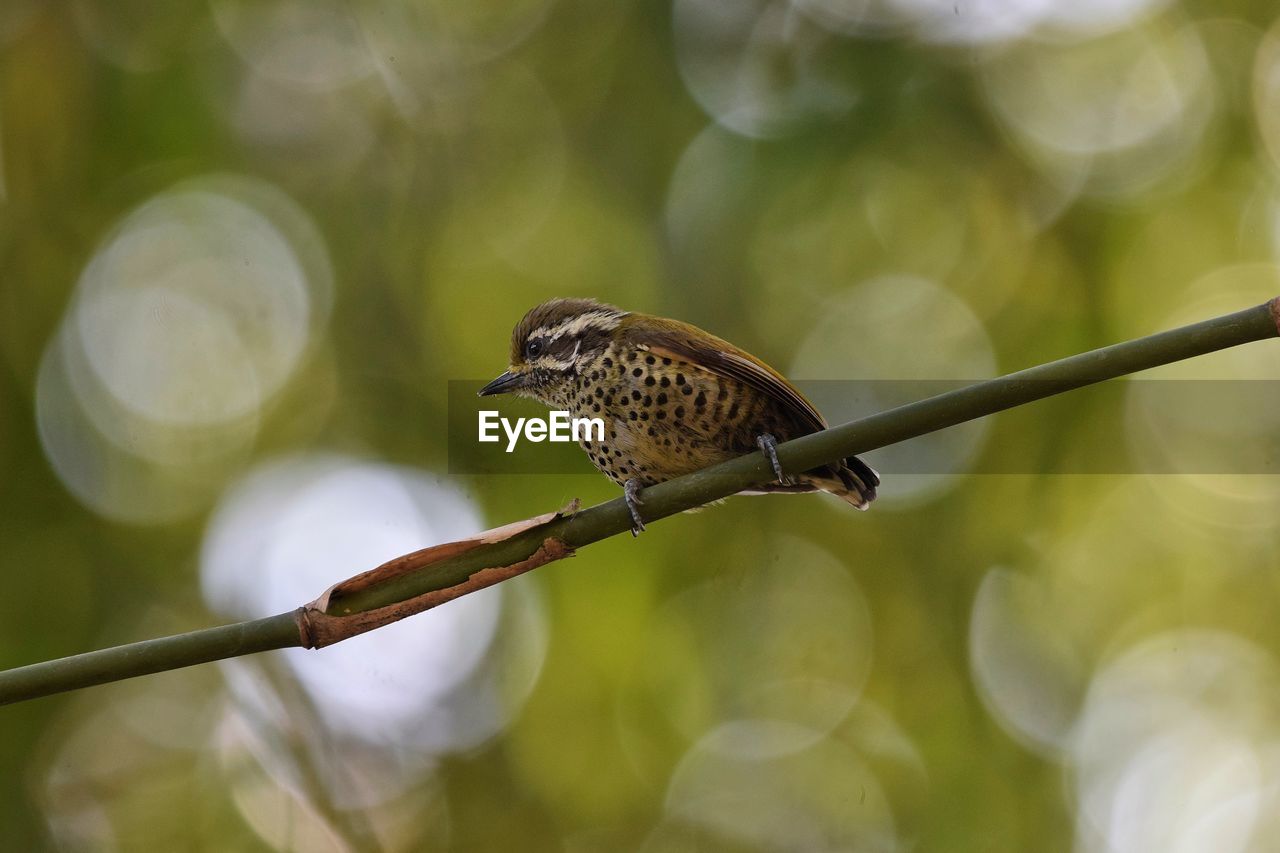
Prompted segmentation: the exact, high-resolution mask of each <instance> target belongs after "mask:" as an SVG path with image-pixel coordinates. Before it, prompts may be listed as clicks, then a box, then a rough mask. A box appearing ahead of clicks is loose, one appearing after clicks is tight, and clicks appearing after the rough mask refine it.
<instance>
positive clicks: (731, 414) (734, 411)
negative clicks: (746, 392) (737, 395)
mask: <svg viewBox="0 0 1280 853" xmlns="http://www.w3.org/2000/svg"><path fill="white" fill-rule="evenodd" d="M737 416H738V403H737V401H736V400H735V401H734V403H733V405H732V406H730V407H729V420H733V419H734V418H736V417H737Z"/></svg>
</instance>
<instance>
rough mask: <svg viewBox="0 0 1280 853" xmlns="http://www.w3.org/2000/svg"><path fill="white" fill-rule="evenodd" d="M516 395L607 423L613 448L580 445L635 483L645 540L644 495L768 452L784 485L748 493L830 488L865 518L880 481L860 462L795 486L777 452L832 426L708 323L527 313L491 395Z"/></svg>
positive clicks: (608, 313)
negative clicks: (705, 470) (717, 465)
mask: <svg viewBox="0 0 1280 853" xmlns="http://www.w3.org/2000/svg"><path fill="white" fill-rule="evenodd" d="M504 393H514V394H516V395H517V396H522V397H529V398H532V399H535V400H537V401H539V402H541V403H543V404H544V405H546V406H547V407H549V408H550V409H553V410H565V411H568V412H569V413H570V415H571V416H572V417H574V418H600V419H601V420H602V421H603V422H604V434H603V440H592V438H593V437H592V436H591V434H590V431H589V430H588V431H586V433H585V434H582V435H580V436H579V444H580V445H581V446H582V448H583V450H585V451H586V452H587V455H588V456H589V457H590V458H591V462H592V464H593V465H595V467H596V468H597V469H599V470H600V471H601V473H603V474H604V475H605V476H607V477H608V478H609V479H610V480H612V481H613V482H614V483H616V484H618V485H620V486H622V487H623V496H624V498H625V500H626V505H627V509H628V511H629V512H630V515H631V521H632V527H631V533H632V535H633V536H634V535H638V534H639V533H640V532H641V531H643V530H644V529H645V525H644V520H643V517H642V513H641V506H642V504H643V498H642V496H641V492H642V491H643V489H645V488H647V487H649V486H652V485H655V484H657V483H661V482H664V481H666V480H670V479H673V478H675V477H679V476H681V475H683V474H688V473H691V472H693V471H697V470H700V469H702V468H705V467H707V466H709V465H713V464H715V463H718V462H723V461H725V460H728V459H732V458H734V457H736V456H741V455H744V454H746V453H751V452H756V451H757V450H758V451H760V452H763V453H764V455H765V457H766V458H767V459H768V460H769V463H770V465H771V467H772V469H773V473H774V476H775V478H776V480H775V481H773V482H770V483H764V484H761V485H759V486H757V487H753V488H752V489H750V490H748V491H746V492H743V494H747V493H750V494H760V493H771V492H790V493H796V492H814V491H822V492H828V493H830V494H833V495H836V496H837V497H839V498H841V499H843V500H844V501H846V502H847V503H849V504H851V505H852V506H854V507H855V508H857V509H860V510H865V509H867V508H868V506H870V504H871V502H872V501H874V500H875V499H876V489H877V488H878V487H879V485H880V476H879V475H878V474H877V473H876V472H875V471H874V470H873V469H872V468H871V467H870V466H869V465H867V464H866V463H865V462H863V461H862V460H861V459H859V458H857V457H856V456H849V457H847V458H845V459H842V460H840V461H838V462H834V463H830V464H827V465H821V466H819V467H817V468H813V469H810V470H808V471H804V472H803V473H800V474H798V475H796V476H795V477H794V478H790V479H789V478H787V477H786V476H784V475H783V471H782V466H781V465H780V464H779V462H778V455H777V451H776V446H777V444H778V443H779V442H783V441H788V440H790V439H793V438H798V437H800V436H802V435H809V434H810V433H814V432H819V431H821V430H824V429H826V428H827V422H826V420H825V419H824V418H823V417H822V415H821V414H819V412H818V410H817V409H816V408H814V406H813V404H812V403H810V402H809V400H808V399H806V398H805V396H804V395H803V394H801V393H800V391H799V390H797V389H796V387H795V386H794V385H792V384H791V383H790V382H789V381H787V379H786V378H785V377H784V376H783V375H782V374H781V373H779V372H778V371H776V370H774V369H773V368H772V367H770V366H769V365H767V364H765V363H764V362H763V361H761V360H760V359H758V358H756V357H755V356H753V355H751V354H750V353H748V352H746V351H745V350H742V349H739V348H738V347H736V346H734V345H733V344H731V343H729V342H728V341H726V340H724V339H722V338H718V337H716V336H715V335H713V334H711V333H710V332H707V331H704V330H702V329H700V328H698V327H697V326H694V325H691V324H689V323H684V322H681V321H679V320H672V319H667V318H665V317H657V316H653V315H650V314H642V313H639V312H634V311H624V310H622V309H620V308H617V307H615V306H613V305H609V304H606V303H603V302H598V301H596V300H595V299H582V298H558V299H552V300H549V301H547V302H543V303H542V304H540V305H537V306H536V307H534V308H532V309H530V310H529V311H528V312H527V313H526V314H525V315H524V317H523V318H522V319H521V320H520V322H518V323H517V324H516V326H515V329H514V330H513V331H512V333H511V355H510V364H509V366H508V368H507V370H506V371H505V372H504V373H502V374H501V375H500V376H498V377H497V378H496V379H494V380H493V381H492V382H489V383H488V384H487V385H485V386H484V387H483V388H481V389H480V391H479V395H480V396H481V397H487V396H491V395H494V394H504ZM595 438H596V439H599V438H600V436H595Z"/></svg>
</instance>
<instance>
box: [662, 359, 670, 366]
mask: <svg viewBox="0 0 1280 853" xmlns="http://www.w3.org/2000/svg"><path fill="white" fill-rule="evenodd" d="M662 363H663V364H665V365H667V366H668V367H670V366H671V359H669V358H664V359H663V360H662Z"/></svg>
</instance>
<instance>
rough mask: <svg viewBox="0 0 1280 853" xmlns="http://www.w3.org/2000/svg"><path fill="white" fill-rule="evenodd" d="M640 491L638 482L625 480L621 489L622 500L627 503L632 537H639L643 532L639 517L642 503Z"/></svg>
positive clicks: (642, 521) (641, 521)
mask: <svg viewBox="0 0 1280 853" xmlns="http://www.w3.org/2000/svg"><path fill="white" fill-rule="evenodd" d="M640 489H641V486H640V481H639V480H627V482H626V485H624V486H623V487H622V499H623V500H624V501H626V502H627V510H628V511H629V512H630V513H631V535H632V536H639V535H640V534H641V533H643V532H644V519H642V518H641V517H640V504H642V503H644V501H643V500H642V499H641V498H640Z"/></svg>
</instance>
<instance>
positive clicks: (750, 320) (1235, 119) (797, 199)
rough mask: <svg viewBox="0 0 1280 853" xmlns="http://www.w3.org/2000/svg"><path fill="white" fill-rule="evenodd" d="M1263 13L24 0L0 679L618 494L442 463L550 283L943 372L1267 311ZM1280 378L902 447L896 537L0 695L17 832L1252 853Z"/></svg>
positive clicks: (578, 584)
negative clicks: (322, 645)
mask: <svg viewBox="0 0 1280 853" xmlns="http://www.w3.org/2000/svg"><path fill="white" fill-rule="evenodd" d="M1275 15H1276V12H1275V6H1274V3H1270V2H1264V1H1263V0H1235V2H1230V3H1226V4H1224V3H1207V2H1186V3H1177V2H1173V0H1088V2H1080V3H1069V4H1067V3H1062V4H1054V3H1048V2H1041V0H1011V2H1005V3H996V2H982V0H959V2H955V0H945V2H943V0H790V2H787V0H748V2H742V3H732V4H724V3H718V2H715V0H674V2H663V3H642V2H624V3H588V2H583V0H515V2H505V3H492V2H489V3H473V4H465V3H448V2H440V0H422V2H408V0H362V2H358V3H342V2H337V0H323V1H322V0H305V2H304V0H267V2H251V1H250V0H210V2H208V3H172V4H167V5H156V4H150V3H146V4H144V3H138V2H132V0H130V2H124V3H111V4H107V3H100V2H94V0H64V2H56V3H43V2H39V0H6V2H5V3H4V4H2V5H0V578H3V582H4V589H5V594H4V595H3V596H2V597H0V666H6V667H7V666H15V665H19V664H23V663H27V662H30V661H34V660H38V659H44V658H49V657H54V656H59V655H66V654H72V653H75V652H79V651H83V650H86V649H89V648H94V647H99V646H103V645H107V644H114V643H120V642H126V641H130V640H135V639H141V638H144V637H147V636H153V635H155V634H159V633H163V632H172V631H179V630H185V629H189V628H194V627H198V626H202V625H207V624H210V623H213V622H218V621H226V620H231V619H238V618H245V617H248V616H253V615H261V614H263V613H266V612H273V611H275V610H280V609H284V608H287V607H291V606H295V605H297V604H300V603H302V602H303V601H305V600H308V599H310V598H312V597H314V596H315V595H317V594H319V593H320V592H321V591H322V590H323V589H324V587H325V586H327V585H328V584H329V583H331V582H333V581H336V580H338V579H339V578H341V577H344V576H346V575H349V574H353V573H355V572H357V571H359V570H362V569H364V568H367V567H369V566H372V565H374V564H376V563H378V562H380V561H381V560H383V559H385V558H387V557H389V556H392V555H394V554H396V553H400V552H402V551H407V550H410V549H413V548H417V547H421V546H423V545H427V544H431V543H432V542H435V541H441V540H445V539H451V538H458V537H460V536H463V535H466V534H468V533H471V532H473V531H475V530H477V529H480V528H482V527H486V526H492V525H496V524H501V523H505V522H507V521H510V520H514V519H518V518H524V517H528V516H531V515H534V514H536V513H539V512H544V511H548V510H551V509H554V508H556V507H559V506H561V505H562V504H564V503H565V502H566V501H567V500H568V499H569V498H571V497H574V496H578V497H581V498H582V499H583V500H584V501H587V502H595V501H599V500H603V499H607V498H610V497H614V496H615V495H616V489H614V488H613V487H612V486H611V485H610V484H609V483H608V482H607V481H606V480H605V479H604V478H603V477H600V476H598V475H596V474H594V473H593V472H592V471H591V470H590V468H589V466H588V464H587V462H586V460H585V459H584V458H583V459H575V461H574V463H573V464H572V466H571V467H570V468H569V470H568V472H566V473H564V474H555V475H544V474H528V473H521V474H512V475H507V476H503V475H496V474H495V475H463V474H460V473H457V472H456V471H451V470H450V465H449V461H450V448H449V446H448V442H447V441H446V434H447V429H446V427H447V425H448V422H449V418H448V409H449V407H448V405H447V404H448V400H449V388H450V383H453V384H454V385H455V386H456V385H459V384H460V383H462V382H465V381H475V382H478V381H480V380H484V379H488V378H490V377H491V376H493V375H495V374H496V373H498V372H499V371H500V370H501V369H502V368H503V367H504V366H505V365H504V361H505V358H506V355H507V349H508V345H507V341H508V336H509V334H510V330H511V327H512V325H513V324H514V323H515V321H516V320H517V319H518V318H519V317H520V315H521V314H522V313H523V312H524V310H526V309H527V308H528V307H530V306H532V305H534V304H535V303H537V302H539V301H541V300H543V299H545V298H548V297H551V296H557V295H587V296H596V297H598V298H601V299H603V300H606V301H609V302H613V303H616V304H618V305H621V306H623V307H627V308H633V309H636V310H643V311H649V312H652V313H657V314H665V315H669V316H675V317H679V318H682V319H685V320H688V321H690V322H694V323H697V324H699V325H702V326H704V327H706V328H708V329H710V330H712V331H714V332H716V333H718V334H720V335H722V336H724V337H727V338H729V339H731V340H733V341H735V342H736V343H738V344H740V345H742V346H744V347H745V348H747V349H749V350H751V351H753V352H755V353H757V354H758V355H760V356H761V357H764V358H766V359H767V360H769V361H770V362H771V363H773V364H774V365H776V366H777V367H778V368H779V369H781V370H783V371H784V372H787V373H789V374H790V375H792V376H794V377H796V378H798V379H812V380H818V379H826V380H832V379H860V380H865V379H875V380H909V382H906V383H904V384H903V385H902V386H901V387H903V388H910V387H919V386H913V385H912V384H911V383H912V382H917V381H920V380H930V381H932V380H956V379H972V378H975V377H979V376H985V375H992V374H994V373H998V372H1003V371H1007V370H1013V369H1017V368H1020V367H1024V366H1028V365H1031V364H1034V363H1037V362H1040V361H1044V360H1047V359H1050V358H1054V357H1057V356H1061V355H1065V354H1068V353H1071V352H1074V351H1078V350H1082V349H1086V348H1089V347H1093V346H1098V345H1102V344H1105V343H1109V342H1113V341H1116V340H1120V339H1124V338H1128V337H1133V336H1137V335H1140V334H1145V333H1148V332H1151V331H1155V330H1157V329H1160V328H1164V327H1168V326H1171V325H1174V324H1176V323H1181V322H1188V321H1191V320H1195V319H1200V318H1204V317H1209V316H1212V315H1215V314H1219V313H1225V312H1227V311H1231V310H1236V309H1238V308H1242V307H1246V306H1248V305H1252V304H1255V303H1258V302H1261V301H1263V300H1264V299H1267V298H1269V297H1271V296H1273V295H1275V294H1276V293H1277V292H1280V286H1278V285H1280V275H1277V269H1278V268H1277V265H1276V264H1277V251H1280V192H1278V189H1280V186H1278V184H1277V180H1276V178H1277V174H1278V172H1277V167H1280V120H1278V119H1277V116H1280V20H1277V19H1276V18H1275ZM1277 368H1280V354H1278V353H1277V352H1276V350H1275V348H1274V347H1265V346H1255V347H1251V348H1247V349H1245V350H1241V351H1238V352H1228V353H1222V354H1218V355H1215V356H1212V357H1207V358H1204V359H1201V360H1197V361H1196V362H1194V363H1189V364H1186V365H1182V366H1176V367H1172V368H1169V369H1167V370H1163V371H1160V372H1159V375H1160V378H1168V379H1178V378H1181V379H1188V378H1194V379H1199V380H1206V379H1211V380H1221V379H1236V380H1239V379H1250V380H1258V379H1275V378H1276V376H1277ZM1258 387H1259V388H1260V389H1269V388H1271V387H1272V386H1271V385H1269V384H1263V383H1259V384H1258ZM836 396H838V395H836ZM1274 399H1275V396H1274V391H1271V390H1260V391H1259V392H1258V394H1257V395H1256V397H1255V398H1252V399H1248V398H1247V399H1246V400H1245V402H1244V403H1242V404H1240V406H1239V407H1238V408H1233V409H1232V410H1231V411H1220V410H1217V409H1218V407H1214V406H1203V405H1197V404H1196V401H1195V400H1194V399H1191V400H1187V401H1186V402H1185V404H1182V405H1179V404H1177V400H1176V398H1175V400H1174V403H1173V404H1170V402H1169V400H1170V398H1169V396H1168V395H1164V396H1160V395H1156V396H1152V395H1151V394H1149V393H1147V392H1146V391H1144V390H1143V389H1142V387H1140V385H1139V384H1134V385H1133V386H1132V387H1131V388H1130V389H1129V390H1123V389H1122V390H1118V391H1117V390H1114V389H1113V390H1111V391H1108V392H1107V393H1100V394H1095V395H1079V396H1076V397H1071V398H1062V399H1060V400H1055V401H1051V402H1049V403H1045V404H1041V405H1038V406H1035V407H1031V408H1028V409H1026V410H1023V411H1020V412H1016V413H1010V414H1009V415H1007V416H1002V417H1000V418H996V419H993V421H992V423H988V424H982V425H973V426H970V427H966V428H965V429H964V430H958V431H956V432H955V434H954V435H943V436H936V437H931V438H928V439H925V440H922V441H921V442H919V443H913V444H912V447H911V448H909V449H907V450H906V451H905V452H904V451H897V452H898V454H899V455H897V456H895V455H894V451H892V450H888V451H885V452H882V453H880V454H873V455H872V461H873V462H875V463H877V464H879V465H880V466H881V467H882V468H883V472H884V474H885V480H886V483H885V487H884V490H883V495H884V497H883V498H882V500H881V501H880V502H879V503H877V505H876V507H875V509H874V510H873V511H872V512H870V513H868V514H867V515H865V516H862V515H859V516H857V517H854V514H853V513H850V512H847V511H846V510H847V507H844V506H842V505H840V504H838V502H836V501H832V500H827V499H824V498H821V497H817V496H809V497H801V498H779V499H768V500H764V499H745V498H738V499H734V500H731V501H729V502H727V504H725V505H724V506H719V507H715V508H711V509H707V510H705V511H703V512H701V513H699V514H694V515H687V516H681V517H679V518H675V519H672V520H670V521H668V522H664V523H662V524H658V525H655V526H653V527H652V528H651V530H650V532H648V533H646V534H645V535H644V536H643V537H641V538H640V539H639V540H636V541H632V540H630V539H629V538H616V539H614V540H610V541H608V542H605V543H601V544H600V545H598V546H593V547H592V548H590V549H589V550H588V551H585V552H584V553H582V554H581V555H580V556H579V557H578V558H577V559H575V560H573V561H571V562H567V563H560V564H556V565H553V566H551V567H549V568H547V569H544V570H542V571H541V572H538V573H535V574H534V575H532V576H528V577H524V578H521V579H519V580H517V581H515V582H513V583H510V584H506V585H504V586H505V587H507V588H505V589H501V590H494V591H493V592H492V594H490V593H486V594H485V595H482V596H475V597H474V598H475V601H471V600H470V599H468V600H467V601H464V602H458V603H456V604H451V605H449V606H447V607H445V608H442V609H440V610H439V611H433V612H432V613H430V614H427V615H425V616H421V617H418V618H416V619H413V620H409V621H408V622H406V623H404V624H403V625H401V626H397V629H398V630H397V631H396V632H394V633H393V632H391V631H387V632H377V633H378V634H379V635H384V634H385V636H371V637H369V638H362V641H361V642H357V641H352V643H350V644H349V648H348V645H344V646H340V647H335V648H334V649H330V650H326V651H324V652H318V653H316V652H313V653H306V654H303V653H297V654H280V655H271V656H263V657H262V658H261V659H253V660H248V659H246V660H240V661H234V662H231V663H229V664H228V665H225V666H209V667H201V668H197V669H195V670H191V671H186V672H181V673H173V674H167V675H162V676H158V677H154V678H148V679H142V680H139V681H136V682H132V683H122V684H117V685H112V686H108V687H102V688H94V689H92V690H89V691H85V692H83V693H82V694H78V695H70V696H64V697H57V698H51V699H46V700H42V701H39V702H34V703H30V704H26V705H21V706H16V707H10V708H5V709H0V720H2V729H0V730H2V731H3V733H4V736H3V737H0V780H4V787H3V789H2V793H3V796H0V827H3V828H4V838H5V846H6V847H7V848H8V849H14V850H28V849H46V848H57V849H68V850H79V849H87V850H102V849H122V850H133V849H216V850H224V849H281V850H307V851H313V850H327V849H376V848H383V849H391V850H420V849H441V850H445V849H460V850H468V849H521V850H543V849H545V850H569V851H586V850H613V849H643V850H646V851H667V850H673V851H674V850H693V849H699V850H702V849H706V850H758V849H759V850H773V849H805V850H809V849H853V850H896V849H908V848H914V849H924V850H936V849H944V850H955V851H963V850H975V851H977V850H992V849H998V850H1035V849H1054V850H1058V849H1064V848H1067V847H1073V848H1074V849H1080V850H1117V851H1119V850H1151V849H1178V850H1214V851H1222V850H1266V849H1272V848H1273V845H1274V839H1275V838H1276V837H1280V826H1278V825H1277V817H1276V815H1280V807H1278V806H1280V802H1278V801H1277V796H1278V795H1277V793H1276V792H1277V791H1280V785H1278V784H1277V783H1278V782H1280V764H1277V761H1276V756H1277V755H1278V754H1280V750H1277V746H1280V661H1278V659H1277V654H1278V653H1280V627H1278V626H1280V622H1278V621H1277V620H1276V618H1275V614H1276V612H1277V609H1278V608H1280V572H1277V569H1280V560H1278V558H1277V554H1278V553H1280V550H1278V549H1277V548H1276V540H1277V533H1278V525H1280V514H1278V513H1277V511H1276V509H1277V506H1278V500H1280V487H1278V486H1277V483H1276V481H1275V478H1274V477H1273V476H1243V475H1239V474H1238V473H1232V472H1224V473H1221V474H1213V473H1205V471H1206V470H1212V468H1211V467H1210V468H1208V469H1207V468H1206V465H1205V463H1204V462H1203V459H1204V458H1205V457H1204V455H1203V454H1205V453H1208V452H1210V451H1212V450H1214V449H1215V448H1217V449H1221V448H1231V447H1239V446H1257V447H1260V448H1268V447H1271V445H1270V444H1269V443H1268V442H1269V441H1271V440H1272V437H1274V436H1275V435H1276V434H1278V432H1277V430H1278V429H1280V423H1278V421H1280V412H1278V410H1277V408H1278V407H1277V406H1276V405H1275V403H1274ZM893 402H896V401H895V400H893V399H888V398H886V399H880V398H871V399H860V400H844V401H842V400H839V399H830V400H828V399H827V397H824V399H823V405H824V407H825V408H827V410H828V413H829V414H830V415H831V417H832V419H843V418H846V417H850V416H852V415H853V414H856V413H857V412H859V411H867V410H872V409H876V408H880V407H883V406H885V405H890V404H892V403H893ZM457 440H460V439H457ZM1100 455H1101V456H1102V457H1103V458H1105V459H1107V460H1119V461H1117V462H1115V463H1114V464H1111V463H1109V464H1108V466H1107V469H1106V470H1109V471H1111V470H1114V471H1115V472H1116V473H1108V474H1099V473H1097V472H1098V470H1099V467H1098V466H1097V465H1096V464H1091V460H1094V459H1096V458H1098V457H1099V456H1100ZM1210 458H1216V457H1210ZM922 459H923V460H928V461H927V463H921V462H920V460H922ZM913 463H914V464H913ZM1184 463H1185V464H1184ZM895 470H897V471H898V472H899V473H898V476H896V477H895ZM1009 471H1014V472H1035V473H1017V474H1004V473H992V472H1009ZM907 472H909V473H907ZM1078 472H1088V474H1084V473H1078Z"/></svg>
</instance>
